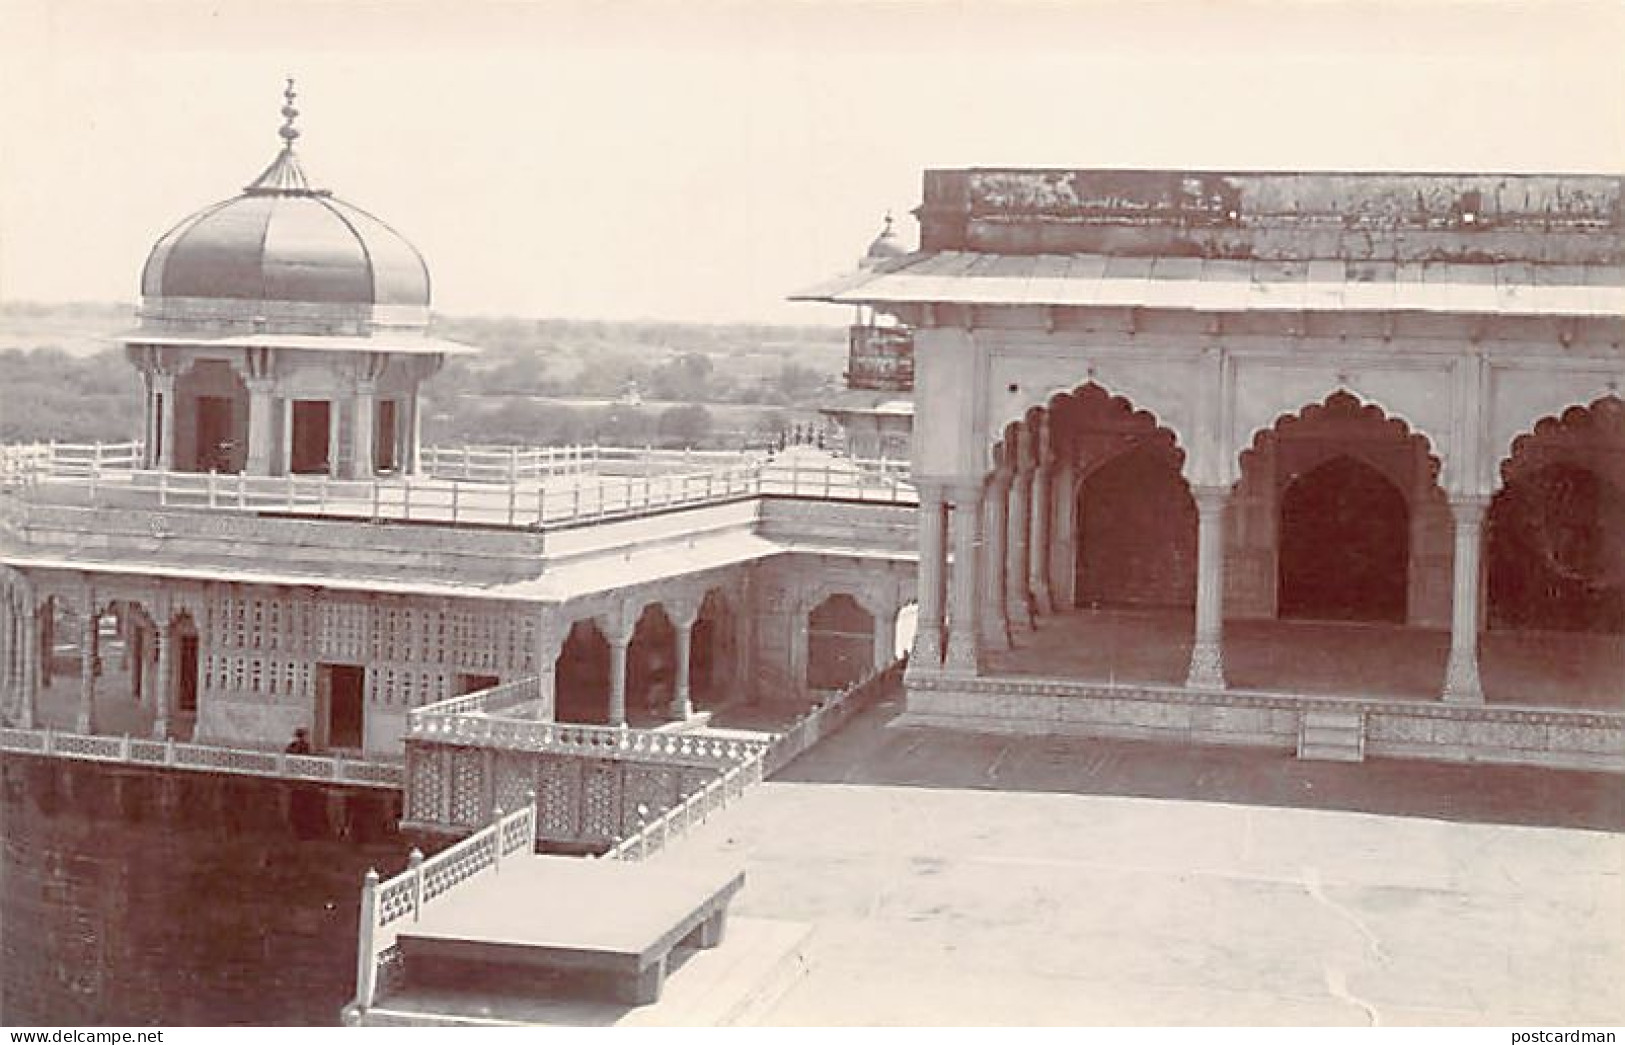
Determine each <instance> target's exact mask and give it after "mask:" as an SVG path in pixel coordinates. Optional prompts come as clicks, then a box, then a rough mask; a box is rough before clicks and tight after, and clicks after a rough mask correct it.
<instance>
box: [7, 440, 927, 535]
mask: <svg viewBox="0 0 1625 1045" xmlns="http://www.w3.org/2000/svg"><path fill="white" fill-rule="evenodd" d="M424 455H425V462H426V474H422V475H393V476H382V477H377V478H368V479H336V478H333V477H330V476H328V475H280V476H268V475H249V474H246V473H230V474H221V473H216V472H175V471H167V470H155V469H149V468H143V467H141V463H142V447H141V444H140V443H120V444H83V445H80V444H45V445H43V446H31V447H8V448H4V450H3V451H0V482H4V483H5V484H7V485H13V486H16V485H25V486H29V487H32V488H35V489H36V491H37V492H36V493H35V495H34V499H37V500H40V501H42V502H47V503H56V504H70V505H78V506H84V507H92V508H96V507H104V506H105V507H120V508H151V507H153V506H156V507H158V508H163V509H181V510H204V511H210V512H228V513H229V512H235V513H242V514H252V515H268V514H290V515H299V516H302V517H315V518H329V519H343V520H362V521H367V522H389V521H401V522H434V523H444V524H449V525H454V526H456V525H473V526H481V527H507V528H523V529H527V530H544V529H552V528H559V527H571V526H579V525H583V524H590V523H597V522H605V521H612V520H616V519H627V518H636V517H641V516H646V515H650V514H654V513H658V512H665V511H671V510H675V509H680V508H689V507H696V506H702V505H709V504H718V503H723V502H727V501H734V500H741V499H746V498H759V497H787V498H811V499H821V500H848V501H861V502H869V503H875V502H879V503H889V504H899V505H912V504H914V503H916V502H917V497H916V495H915V492H914V489H913V487H912V485H910V483H909V481H908V464H907V462H904V461H895V460H877V461H862V460H854V459H848V458H840V457H834V456H831V455H827V454H822V453H819V454H808V453H804V452H799V451H791V452H787V453H784V454H781V455H778V456H764V455H759V454H738V453H729V452H709V453H700V452H693V451H656V450H649V449H646V448H644V449H639V448H620V449H616V448H605V447H590V448H587V447H561V448H551V449H525V450H521V449H519V448H503V449H490V448H468V449H461V450H450V449H445V450H443V449H440V448H435V447H430V448H427V449H426V450H425V451H424Z"/></svg>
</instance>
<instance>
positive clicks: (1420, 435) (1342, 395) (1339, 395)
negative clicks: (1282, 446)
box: [1230, 388, 1445, 488]
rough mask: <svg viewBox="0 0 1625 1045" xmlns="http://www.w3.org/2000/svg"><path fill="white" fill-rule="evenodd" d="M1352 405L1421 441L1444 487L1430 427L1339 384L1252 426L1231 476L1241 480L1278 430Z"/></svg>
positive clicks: (1440, 459) (1401, 435)
mask: <svg viewBox="0 0 1625 1045" xmlns="http://www.w3.org/2000/svg"><path fill="white" fill-rule="evenodd" d="M1350 407H1352V408H1353V409H1354V410H1356V411H1357V413H1358V415H1359V416H1360V417H1362V418H1365V419H1369V420H1372V421H1377V422H1380V423H1381V424H1382V425H1383V426H1384V427H1386V428H1387V429H1388V430H1389V431H1390V432H1391V433H1392V434H1394V435H1396V436H1398V437H1399V438H1401V439H1404V440H1406V441H1410V442H1415V443H1416V444H1418V445H1420V447H1421V449H1422V452H1423V453H1424V454H1426V456H1427V459H1428V464H1429V468H1430V469H1431V471H1432V475H1433V480H1434V482H1435V483H1436V484H1437V485H1438V486H1440V487H1441V488H1443V487H1444V470H1445V460H1444V458H1443V456H1442V455H1441V453H1440V452H1439V449H1438V447H1437V445H1436V444H1435V443H1434V442H1433V440H1432V438H1431V437H1430V436H1429V435H1428V434H1427V432H1426V431H1423V430H1420V429H1418V428H1416V427H1415V426H1414V425H1412V424H1411V423H1410V421H1409V420H1408V419H1406V418H1405V417H1403V416H1401V415H1399V414H1396V413H1394V412H1393V411H1391V410H1389V409H1388V408H1387V407H1385V406H1383V405H1382V404H1381V403H1377V402H1373V401H1372V400H1370V399H1369V398H1367V397H1364V396H1359V395H1356V394H1355V393H1353V392H1350V391H1349V390H1348V389H1346V388H1339V389H1337V390H1335V391H1333V392H1331V393H1329V394H1327V395H1326V396H1325V397H1324V398H1322V399H1321V400H1319V401H1318V402H1311V403H1307V404H1305V405H1304V406H1302V407H1300V408H1298V409H1297V410H1293V411H1288V412H1285V413H1281V414H1277V415H1276V417H1275V420H1274V421H1272V422H1271V423H1270V424H1268V425H1266V426H1262V427H1258V428H1254V429H1253V430H1252V435H1251V438H1250V439H1249V440H1248V442H1247V444H1246V445H1245V446H1243V447H1242V448H1241V449H1240V451H1239V452H1238V453H1237V454H1236V455H1235V458H1234V459H1235V462H1236V474H1235V476H1233V477H1232V478H1231V480H1230V482H1231V483H1232V484H1233V483H1235V482H1237V481H1239V480H1240V478H1241V475H1242V471H1243V470H1244V465H1245V464H1246V462H1248V461H1250V460H1251V459H1252V457H1253V455H1254V454H1257V453H1258V452H1259V451H1260V450H1261V449H1263V447H1264V441H1265V440H1266V439H1268V438H1273V437H1275V436H1276V435H1277V434H1279V433H1281V432H1283V431H1287V430H1289V429H1290V428H1291V427H1293V426H1294V425H1297V424H1299V423H1303V422H1313V421H1317V420H1320V419H1322V418H1324V417H1325V416H1326V414H1327V412H1328V411H1331V410H1334V409H1348V408H1350ZM1337 452H1338V451H1335V449H1334V450H1331V451H1328V453H1327V455H1326V457H1327V459H1330V457H1332V456H1336V453H1337Z"/></svg>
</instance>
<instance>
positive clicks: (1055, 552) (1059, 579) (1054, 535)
mask: <svg viewBox="0 0 1625 1045" xmlns="http://www.w3.org/2000/svg"><path fill="white" fill-rule="evenodd" d="M1073 467H1074V466H1073V464H1072V462H1071V461H1061V462H1059V463H1057V464H1056V466H1055V467H1054V469H1053V470H1052V471H1051V474H1050V480H1049V489H1050V498H1049V499H1050V507H1051V510H1052V513H1053V517H1052V518H1051V520H1050V524H1049V535H1050V553H1049V563H1048V567H1049V576H1048V582H1049V592H1050V606H1051V608H1052V609H1053V608H1057V607H1067V608H1069V607H1071V606H1072V604H1073V602H1074V601H1075V597H1076V584H1077V570H1078V566H1077V551H1078V549H1077V543H1078V535H1077V522H1076V521H1075V520H1074V518H1073V514H1074V512H1075V511H1076V510H1077V502H1076V497H1077V490H1076V489H1075V488H1074V487H1073V484H1072V475H1073Z"/></svg>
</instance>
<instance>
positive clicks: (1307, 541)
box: [1277, 456, 1410, 624]
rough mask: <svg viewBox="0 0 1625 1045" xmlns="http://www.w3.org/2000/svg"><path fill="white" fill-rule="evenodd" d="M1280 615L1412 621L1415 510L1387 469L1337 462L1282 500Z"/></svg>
mask: <svg viewBox="0 0 1625 1045" xmlns="http://www.w3.org/2000/svg"><path fill="white" fill-rule="evenodd" d="M1280 542H1281V544H1280V574H1279V579H1278V587H1277V596H1278V599H1279V602H1278V605H1279V607H1280V610H1279V612H1280V616H1282V617H1299V618H1308V619H1312V620H1349V621H1391V622H1394V623H1399V624H1402V623H1404V621H1405V589H1406V572H1407V569H1408V565H1409V561H1410V510H1409V508H1408V506H1407V505H1406V503H1405V495H1404V494H1402V493H1400V492H1399V489H1398V487H1396V486H1395V485H1394V484H1393V483H1392V482H1390V481H1389V480H1388V478H1387V477H1386V476H1384V475H1383V474H1382V473H1381V472H1379V471H1377V470H1376V469H1375V468H1373V467H1371V466H1370V465H1368V464H1366V463H1365V462H1363V461H1359V460H1356V459H1355V458H1352V457H1347V456H1339V457H1334V458H1332V459H1331V460H1330V461H1327V462H1326V463H1324V464H1321V465H1318V466H1317V467H1315V468H1314V469H1312V470H1310V471H1309V472H1307V473H1305V474H1303V475H1300V476H1298V477H1296V478H1295V479H1293V480H1292V481H1291V482H1290V483H1289V484H1288V485H1287V487H1286V489H1285V490H1284V491H1283V492H1282V495H1281V526H1280Z"/></svg>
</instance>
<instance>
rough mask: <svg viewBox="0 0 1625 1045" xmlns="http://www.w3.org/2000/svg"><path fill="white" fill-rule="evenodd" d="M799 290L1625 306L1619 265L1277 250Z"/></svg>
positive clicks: (1524, 308) (1078, 262)
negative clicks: (1268, 255)
mask: <svg viewBox="0 0 1625 1045" xmlns="http://www.w3.org/2000/svg"><path fill="white" fill-rule="evenodd" d="M791 299H792V300H795V301H826V302H833V303H837V304H852V305H902V304H949V303H954V304H967V305H1040V306H1056V307H1096V308H1153V309H1186V310H1193V311H1201V312H1260V311H1264V312H1438V313H1455V314H1462V313H1468V314H1490V315H1509V316H1510V315H1522V316H1598V317H1604V318H1618V317H1625V268H1621V267H1618V266H1612V265H1536V264H1530V263H1527V262H1505V263H1486V264H1463V263H1446V262H1437V263H1435V262H1394V261H1366V260H1345V259H1336V258H1332V259H1316V260H1308V261H1278V260H1253V259H1230V258H1201V257H1186V256H1177V257H1176V256H1154V255H1153V256H1144V255H1137V256H1126V255H1107V254H997V253H983V252H976V251H958V250H943V251H928V252H920V253H915V254H911V255H908V256H907V257H903V258H899V259H897V260H895V261H890V262H886V263H884V264H882V265H879V266H877V267H876V268H874V269H872V270H868V271H863V272H857V273H853V274H850V275H847V276H843V277H841V278H839V279H835V280H831V281H829V282H826V283H823V284H820V285H818V286H815V287H811V288H809V289H807V290H804V291H801V292H800V293H797V294H794V295H792V297H791Z"/></svg>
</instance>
